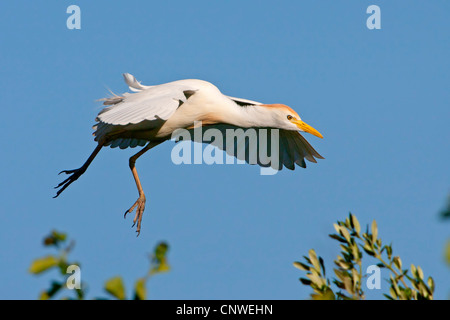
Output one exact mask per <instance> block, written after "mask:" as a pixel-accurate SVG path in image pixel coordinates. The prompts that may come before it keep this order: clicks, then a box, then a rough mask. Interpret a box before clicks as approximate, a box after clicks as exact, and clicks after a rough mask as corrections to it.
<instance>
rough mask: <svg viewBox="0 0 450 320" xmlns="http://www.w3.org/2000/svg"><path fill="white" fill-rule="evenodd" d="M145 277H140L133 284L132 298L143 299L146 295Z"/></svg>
mask: <svg viewBox="0 0 450 320" xmlns="http://www.w3.org/2000/svg"><path fill="white" fill-rule="evenodd" d="M145 282H146V279H145V278H140V279H138V280H137V281H136V284H135V285H134V300H145V299H146V296H147V289H146V288H145Z"/></svg>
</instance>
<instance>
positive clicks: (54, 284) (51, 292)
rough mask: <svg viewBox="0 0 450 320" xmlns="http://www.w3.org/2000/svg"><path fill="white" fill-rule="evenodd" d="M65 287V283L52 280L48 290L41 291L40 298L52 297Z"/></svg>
mask: <svg viewBox="0 0 450 320" xmlns="http://www.w3.org/2000/svg"><path fill="white" fill-rule="evenodd" d="M62 287H63V283H60V282H56V281H52V283H51V286H50V288H49V289H48V290H47V291H43V292H41V294H40V296H39V300H48V299H51V298H52V297H53V296H54V295H55V294H56V293H58V291H59V290H60V289H61V288H62Z"/></svg>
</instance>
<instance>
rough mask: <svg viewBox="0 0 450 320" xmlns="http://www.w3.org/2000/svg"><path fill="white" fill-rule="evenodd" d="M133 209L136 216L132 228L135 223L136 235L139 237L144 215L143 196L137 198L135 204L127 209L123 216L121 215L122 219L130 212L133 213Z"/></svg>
mask: <svg viewBox="0 0 450 320" xmlns="http://www.w3.org/2000/svg"><path fill="white" fill-rule="evenodd" d="M134 208H136V215H135V216H134V219H133V225H132V227H134V226H135V225H136V222H137V226H136V232H137V235H138V236H139V233H140V232H141V222H142V215H143V214H144V209H145V195H144V194H141V195H140V196H139V198H138V199H137V200H136V202H135V203H134V204H133V205H132V206H131V208H130V209H128V210H127V211H125V214H124V215H123V217H124V218H126V217H127V214H128V213H130V212H133V210H134Z"/></svg>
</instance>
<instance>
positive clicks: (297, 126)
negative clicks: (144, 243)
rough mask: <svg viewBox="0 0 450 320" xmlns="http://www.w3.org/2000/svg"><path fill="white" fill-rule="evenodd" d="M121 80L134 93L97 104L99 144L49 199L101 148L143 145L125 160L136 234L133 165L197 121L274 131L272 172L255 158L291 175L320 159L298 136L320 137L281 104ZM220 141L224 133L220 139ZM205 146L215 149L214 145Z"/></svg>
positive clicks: (199, 84) (182, 85)
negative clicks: (130, 177) (131, 179)
mask: <svg viewBox="0 0 450 320" xmlns="http://www.w3.org/2000/svg"><path fill="white" fill-rule="evenodd" d="M123 76H124V79H125V82H126V83H127V85H128V86H129V88H130V90H131V91H132V92H133V93H124V94H123V95H121V96H118V95H114V96H113V97H110V98H104V99H101V100H102V101H104V102H103V104H104V105H107V107H105V108H104V109H103V110H101V111H100V113H99V114H98V116H97V118H96V119H95V120H96V121H97V124H96V125H95V126H94V127H93V129H94V130H96V131H95V132H94V133H93V135H94V136H95V141H97V142H98V145H97V147H96V148H95V150H94V151H93V152H92V154H91V155H90V156H89V158H88V159H87V161H86V162H85V163H84V164H83V165H82V166H81V167H80V168H79V169H74V170H63V171H61V172H60V174H61V173H66V174H70V176H69V177H68V178H67V179H65V180H64V181H62V182H61V183H60V184H59V185H58V186H56V187H55V188H56V189H58V188H59V190H58V191H57V193H56V196H55V197H54V198H56V197H58V196H59V195H60V194H61V192H63V191H64V190H65V189H66V188H67V187H68V186H69V185H70V184H71V183H72V182H74V181H76V180H77V179H78V178H79V177H80V176H81V175H82V174H83V173H84V172H85V171H86V169H87V168H88V167H89V165H90V164H91V162H92V161H93V160H94V158H95V156H96V155H97V154H98V153H99V151H100V150H101V149H102V147H106V146H110V147H111V148H115V147H120V148H121V149H125V148H128V147H131V148H134V147H137V146H145V147H144V148H143V149H142V150H141V151H139V152H138V153H136V154H135V155H134V156H132V157H131V158H130V160H129V165H130V169H131V172H132V174H133V177H134V180H135V182H136V186H137V189H138V192H139V198H138V199H137V200H136V202H135V203H134V204H133V205H132V206H131V208H129V209H128V210H127V211H126V212H125V216H126V215H127V213H130V212H133V210H134V209H135V208H136V214H135V217H134V220H133V226H134V225H135V224H136V223H137V227H136V232H137V234H138V235H139V233H140V230H141V222H142V215H143V212H144V209H145V201H146V198H145V194H144V191H143V189H142V185H141V182H140V180H139V176H138V173H137V171H136V167H135V162H136V160H137V159H138V158H139V157H140V156H142V155H143V154H144V153H145V152H147V151H148V150H150V149H152V148H153V147H155V146H157V145H158V144H160V143H162V142H164V141H166V140H169V139H171V136H172V133H173V132H174V131H175V130H177V129H193V128H194V123H198V121H201V125H202V127H204V128H215V129H218V130H220V131H221V132H225V130H226V129H229V128H235V129H238V128H241V129H243V130H241V132H243V133H244V134H245V130H246V129H250V128H253V129H255V130H257V131H259V130H261V129H267V130H273V129H278V130H279V141H277V142H278V145H279V150H278V151H279V152H278V153H277V156H278V159H277V160H278V161H276V164H277V165H276V166H275V167H274V165H273V164H271V163H269V164H267V163H266V162H263V161H262V159H260V158H259V154H258V159H257V164H259V165H261V166H272V167H274V169H276V170H281V169H282V167H283V165H284V166H285V167H286V168H288V169H291V170H294V169H295V164H297V165H299V166H301V167H303V168H306V164H305V160H304V159H307V160H308V161H310V162H317V161H316V159H315V158H319V159H323V157H322V156H321V155H320V154H319V153H318V152H317V151H316V150H314V148H313V147H312V146H311V145H310V144H309V143H308V142H307V141H306V139H305V138H304V137H303V136H302V135H301V134H300V133H299V131H301V132H308V133H310V134H312V135H314V136H317V137H319V138H322V135H321V134H320V133H319V132H318V131H317V130H316V129H314V128H313V127H311V126H309V125H308V124H306V123H305V122H303V121H302V120H301V118H300V116H299V115H298V114H297V113H296V112H295V111H294V110H292V109H291V108H290V107H288V106H286V105H283V104H263V103H259V102H256V101H251V100H246V99H240V98H233V97H230V96H226V95H224V94H222V93H221V92H220V90H219V89H218V88H217V87H216V86H214V85H213V84H212V83H210V82H207V81H203V80H194V79H189V80H179V81H174V82H169V83H165V84H160V85H155V86H144V85H142V84H141V83H140V82H138V81H137V80H136V78H135V77H134V76H132V75H131V74H128V73H125V74H124V75H123ZM225 137H226V134H224V138H225ZM269 138H270V137H269ZM237 140H239V137H238V139H237ZM244 140H245V137H244ZM203 142H205V141H203ZM207 142H208V143H211V144H213V145H214V142H211V141H207ZM269 144H270V141H269ZM227 145H228V146H229V144H227V143H226V142H225V143H221V144H220V145H218V146H219V147H220V148H221V149H223V150H224V151H225V152H227V153H229V154H231V155H233V156H236V154H239V151H237V150H236V149H239V148H241V149H242V148H244V149H246V150H244V151H245V152H244V153H243V154H244V155H246V157H247V158H246V159H245V160H247V162H249V161H248V154H249V151H248V149H249V148H251V146H250V145H249V144H248V143H242V142H241V143H239V142H237V143H234V144H232V146H233V147H232V149H233V150H228V149H227ZM256 147H258V146H256Z"/></svg>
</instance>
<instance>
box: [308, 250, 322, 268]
mask: <svg viewBox="0 0 450 320" xmlns="http://www.w3.org/2000/svg"><path fill="white" fill-rule="evenodd" d="M308 255H309V259H310V260H311V264H312V265H313V266H314V269H316V270H317V271H318V272H319V273H320V264H319V260H318V259H317V255H316V252H315V251H314V249H311V250H309V252H308Z"/></svg>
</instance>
